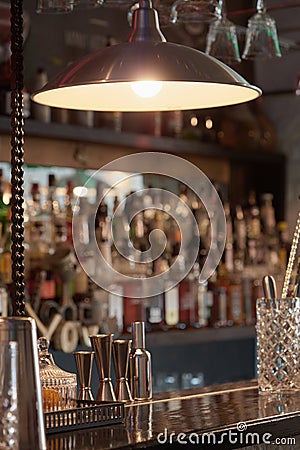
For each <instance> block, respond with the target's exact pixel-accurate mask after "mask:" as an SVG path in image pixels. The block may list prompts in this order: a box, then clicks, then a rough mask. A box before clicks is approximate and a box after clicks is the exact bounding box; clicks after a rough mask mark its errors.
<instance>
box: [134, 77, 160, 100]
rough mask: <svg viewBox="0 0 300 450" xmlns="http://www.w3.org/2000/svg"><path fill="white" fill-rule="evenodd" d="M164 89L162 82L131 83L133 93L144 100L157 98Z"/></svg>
mask: <svg viewBox="0 0 300 450" xmlns="http://www.w3.org/2000/svg"><path fill="white" fill-rule="evenodd" d="M161 88H162V82H161V81H150V80H149V81H134V82H133V83H131V89H132V90H133V92H134V93H135V94H136V95H138V96H139V97H142V98H151V97H155V96H156V95H157V94H158V93H159V92H160V91H161Z"/></svg>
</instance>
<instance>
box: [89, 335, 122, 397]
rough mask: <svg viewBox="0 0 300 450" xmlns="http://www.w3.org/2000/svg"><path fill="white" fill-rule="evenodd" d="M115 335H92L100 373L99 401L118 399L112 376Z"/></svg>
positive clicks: (91, 338)
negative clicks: (112, 353) (111, 367)
mask: <svg viewBox="0 0 300 450" xmlns="http://www.w3.org/2000/svg"><path fill="white" fill-rule="evenodd" d="M113 336H114V335H113V334H95V335H93V336H90V340H91V343H92V346H93V349H94V352H95V358H96V365H97V369H98V373H99V389H98V394H97V401H108V402H111V401H113V402H115V401H116V397H115V393H114V389H113V385H112V382H111V378H110V366H111V351H112V341H113Z"/></svg>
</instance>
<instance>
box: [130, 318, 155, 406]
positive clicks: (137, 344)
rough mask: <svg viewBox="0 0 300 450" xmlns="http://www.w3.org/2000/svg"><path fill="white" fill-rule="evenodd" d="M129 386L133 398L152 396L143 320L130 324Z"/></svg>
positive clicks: (149, 364)
mask: <svg viewBox="0 0 300 450" xmlns="http://www.w3.org/2000/svg"><path fill="white" fill-rule="evenodd" d="M131 332H132V350H131V352H130V356H129V361H130V387H131V395H132V398H133V399H134V400H149V399H150V398H152V369H151V354H150V353H149V352H148V351H147V350H146V348H145V322H133V323H132V324H131Z"/></svg>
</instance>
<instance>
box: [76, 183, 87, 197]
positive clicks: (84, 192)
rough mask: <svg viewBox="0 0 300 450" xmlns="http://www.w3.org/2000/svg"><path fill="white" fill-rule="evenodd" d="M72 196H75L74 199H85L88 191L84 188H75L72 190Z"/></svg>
mask: <svg viewBox="0 0 300 450" xmlns="http://www.w3.org/2000/svg"><path fill="white" fill-rule="evenodd" d="M73 194H74V195H76V197H86V196H87V194H88V190H87V188H86V187H85V186H76V187H74V189H73Z"/></svg>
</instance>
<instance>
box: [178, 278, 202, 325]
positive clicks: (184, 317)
mask: <svg viewBox="0 0 300 450" xmlns="http://www.w3.org/2000/svg"><path fill="white" fill-rule="evenodd" d="M197 294H198V292H197V284H196V281H195V278H194V274H193V272H190V273H189V275H188V276H186V277H185V278H184V279H183V280H181V281H180V283H179V321H178V324H177V325H176V326H177V328H179V329H181V330H184V329H185V328H187V327H188V326H191V325H193V324H195V323H196V305H197V300H198V297H197Z"/></svg>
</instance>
